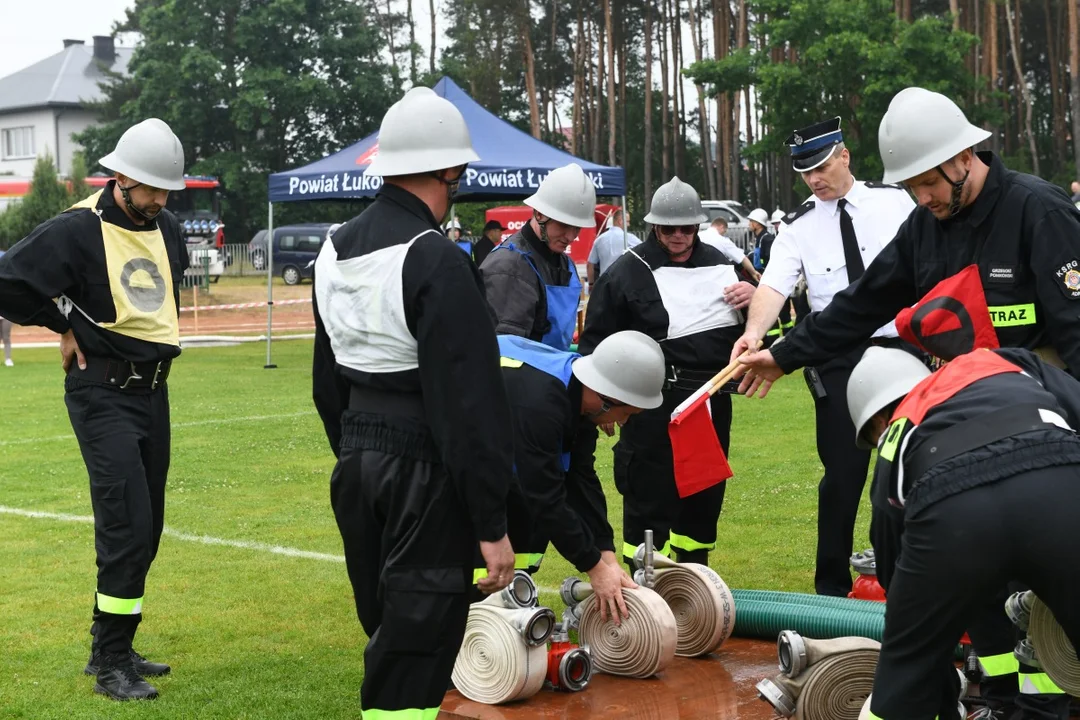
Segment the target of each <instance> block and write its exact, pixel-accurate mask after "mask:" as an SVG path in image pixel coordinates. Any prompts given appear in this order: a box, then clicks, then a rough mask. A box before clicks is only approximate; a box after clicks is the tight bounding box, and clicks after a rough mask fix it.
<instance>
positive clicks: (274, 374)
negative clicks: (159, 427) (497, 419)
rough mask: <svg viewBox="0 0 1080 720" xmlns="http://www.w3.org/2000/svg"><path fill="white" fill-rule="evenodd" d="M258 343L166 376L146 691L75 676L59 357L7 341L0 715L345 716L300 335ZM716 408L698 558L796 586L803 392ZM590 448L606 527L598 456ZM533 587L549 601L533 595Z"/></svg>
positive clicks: (806, 472)
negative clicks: (727, 436)
mask: <svg viewBox="0 0 1080 720" xmlns="http://www.w3.org/2000/svg"><path fill="white" fill-rule="evenodd" d="M264 357H265V348H264V346H262V345H259V344H253V345H244V346H239V347H232V348H199V349H189V350H187V351H186V352H185V353H184V355H183V356H182V357H181V358H180V360H179V361H178V362H177V363H176V365H175V366H174V370H173V373H172V376H171V377H170V379H169V386H170V394H171V401H172V409H173V418H172V419H173V428H174V430H173V453H172V469H171V472H170V478H169V486H168V493H167V504H166V507H167V509H166V526H167V530H166V532H167V534H166V536H165V537H164V538H163V539H162V546H161V552H160V553H159V555H158V558H157V561H156V562H155V564H154V567H153V569H152V571H151V574H150V577H149V579H148V582H147V588H146V601H145V606H144V608H145V609H144V617H143V625H142V628H141V630H140V633H139V636H138V638H137V642H136V647H137V649H140V650H141V651H143V652H144V653H145V654H147V655H148V656H150V657H151V659H160V660H163V661H166V662H170V663H171V664H172V665H173V674H172V675H171V676H170V677H167V678H162V679H161V680H160V681H159V682H158V683H156V684H157V686H158V688H159V689H160V690H161V692H162V695H161V698H160V699H159V700H157V701H156V702H155V703H150V704H146V703H140V704H130V703H129V704H119V703H113V702H111V701H108V700H105V699H103V698H101V697H98V696H95V695H94V694H93V693H92V691H91V688H92V687H93V680H92V679H91V678H88V677H85V676H83V675H82V674H81V671H82V666H83V664H84V663H85V662H86V657H87V654H88V648H89V643H90V636H89V634H88V632H87V627H88V622H89V621H88V616H89V611H90V609H91V606H92V603H93V592H94V581H95V566H94V547H93V527H92V525H91V524H89V522H87V521H86V520H87V519H88V518H89V516H90V500H89V496H88V481H87V479H86V473H85V469H84V467H83V464H82V460H81V458H80V455H79V450H78V446H77V444H76V442H75V440H74V437H73V436H72V435H71V428H70V425H69V424H68V420H67V414H66V411H65V409H64V404H63V399H62V395H63V389H62V385H63V383H62V376H61V372H60V367H59V357H58V353H57V352H56V350H19V351H17V352H16V356H15V361H16V363H17V364H16V366H15V367H14V368H4V367H0V397H2V401H0V402H2V404H0V408H2V412H0V507H2V508H3V509H4V510H5V512H0V576H2V577H0V718H34V719H35V720H36V719H39V718H40V719H46V718H63V719H64V720H71V719H73V718H76V719H79V720H81V719H83V718H129V717H139V718H358V717H359V714H360V713H359V705H358V702H357V689H358V688H359V685H360V681H361V678H362V676H363V664H362V661H363V655H362V653H363V647H364V642H365V637H364V635H363V632H362V630H361V628H360V625H359V623H358V622H357V620H356V616H355V611H354V608H353V604H352V598H351V590H350V587H349V584H348V580H347V578H346V575H345V566H344V564H343V562H342V561H341V560H340V555H341V552H342V550H341V541H340V537H339V536H338V533H337V528H336V526H335V524H334V519H333V515H332V513H331V510H330V504H329V481H328V478H329V475H330V471H331V469H332V466H333V458H332V454H331V453H330V450H329V448H328V446H327V444H326V440H325V437H324V436H323V433H322V426H321V424H320V423H319V420H318V417H317V415H316V414H315V411H314V409H313V406H312V403H311V400H310V395H311V393H310V366H311V345H310V343H308V342H300V341H295V342H289V343H280V344H278V345H277V346H276V349H275V361H276V362H277V363H278V365H279V368H278V369H277V370H272V371H269V370H263V369H262V365H263V359H264ZM735 408H736V410H735V422H734V428H733V443H732V447H733V452H732V455H731V465H732V467H733V469H734V470H735V473H736V475H735V478H734V479H732V480H731V481H729V486H728V490H727V498H726V502H725V506H724V513H723V516H722V517H721V520H720V526H719V548H718V550H717V551H716V552H714V553H713V554H712V562H711V564H712V566H713V567H714V568H715V569H716V570H717V571H718V572H719V573H720V574H721V575H722V576H723V577H724V578H725V580H726V581H727V582H728V584H729V585H731V586H732V587H742V588H750V587H753V588H768V589H779V590H795V591H810V590H811V589H812V575H813V558H814V544H815V540H814V538H815V513H816V487H817V481H818V479H819V477H820V472H821V470H820V465H819V463H818V460H817V455H816V453H815V451H814V442H813V411H812V403H811V400H810V399H809V396H808V394H807V392H806V390H805V387H804V386H803V384H802V382H801V380H800V379H798V378H792V379H788V380H785V381H784V382H781V383H780V384H779V385H778V386H777V387H776V388H775V389H774V391H773V393H772V395H770V398H769V399H767V400H765V401H758V400H753V401H751V400H746V399H745V398H736V399H735ZM599 455H600V456H599V458H598V465H599V467H598V470H599V473H600V476H601V478H602V479H603V480H604V482H605V486H606V488H607V490H608V498H609V504H610V513H611V517H612V521H613V524H614V525H615V527H616V536H617V537H618V535H619V525H620V518H621V499H620V497H619V496H618V494H617V493H616V492H615V490H614V485H613V483H612V480H611V453H610V452H608V451H607V450H606V449H601V451H600V454H599ZM12 508H14V509H18V510H26V511H40V512H43V513H50V514H63V515H66V516H72V517H66V518H54V517H27V516H25V515H18V514H12V513H11V512H10V511H8V509H12ZM866 515H868V513H865V512H864V516H866ZM865 521H866V518H865V517H861V518H860V527H859V528H858V530H857V537H862V538H865V537H866V526H865ZM215 539H220V540H226V541H230V542H233V541H236V542H237V543H238V544H239V545H244V546H243V547H238V546H234V545H227V544H220V543H216V542H215ZM857 544H858V543H857ZM272 546H279V547H285V548H293V549H297V550H303V551H308V555H305V556H289V555H283V554H279V553H274V552H272V551H271V547H272ZM316 554H320V555H316ZM570 574H572V568H571V567H570V566H569V564H567V563H566V562H565V561H563V560H562V559H561V558H559V557H557V556H556V555H555V554H554V552H549V554H548V559H547V560H546V561H545V563H544V567H543V570H542V571H541V573H540V575H539V581H540V583H541V584H542V585H543V586H545V587H549V588H550V587H556V586H557V585H558V583H559V582H560V581H561V580H562V578H564V577H566V576H567V575H570ZM543 600H544V602H546V603H548V604H550V606H551V607H553V608H555V609H556V610H557V611H559V610H560V609H561V605H560V604H558V602H557V600H556V598H555V597H554V596H552V595H551V594H545V595H544V597H543Z"/></svg>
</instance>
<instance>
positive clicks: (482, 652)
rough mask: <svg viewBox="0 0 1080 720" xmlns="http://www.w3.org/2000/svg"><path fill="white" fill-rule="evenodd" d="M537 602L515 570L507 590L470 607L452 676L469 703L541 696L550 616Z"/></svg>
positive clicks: (552, 624) (530, 585)
mask: <svg viewBox="0 0 1080 720" xmlns="http://www.w3.org/2000/svg"><path fill="white" fill-rule="evenodd" d="M536 599H537V590H536V585H535V583H533V580H532V577H531V576H529V574H528V573H526V572H521V571H518V572H516V573H514V580H513V581H512V582H511V583H510V585H508V586H507V587H506V588H504V589H503V590H501V591H500V592H497V593H494V594H492V595H489V596H488V597H487V598H485V599H484V600H483V601H482V602H479V603H474V604H473V605H472V606H470V607H469V619H468V621H467V623H466V625H465V638H464V640H462V643H461V649H460V650H459V651H458V656H457V660H456V661H455V663H454V672H453V675H452V677H453V680H454V687H455V688H457V690H458V692H460V693H461V694H462V695H464V696H465V697H467V698H469V699H470V700H473V701H474V702H479V703H485V704H487V705H498V704H500V703H505V702H511V701H513V700H524V699H525V698H529V697H532V696H533V695H535V694H536V693H537V692H539V691H540V688H542V687H543V685H544V680H545V679H546V677H547V661H548V657H547V641H548V638H549V637H551V634H552V632H554V630H555V613H553V612H552V611H551V610H550V609H548V608H538V607H535V605H536Z"/></svg>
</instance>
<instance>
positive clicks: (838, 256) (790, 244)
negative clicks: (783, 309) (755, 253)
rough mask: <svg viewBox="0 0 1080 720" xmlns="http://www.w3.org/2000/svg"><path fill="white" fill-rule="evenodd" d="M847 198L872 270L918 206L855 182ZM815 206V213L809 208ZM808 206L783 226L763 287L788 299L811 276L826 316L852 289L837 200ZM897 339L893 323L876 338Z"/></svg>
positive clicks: (900, 194)
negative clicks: (802, 279)
mask: <svg viewBox="0 0 1080 720" xmlns="http://www.w3.org/2000/svg"><path fill="white" fill-rule="evenodd" d="M845 198H846V199H847V202H848V204H847V211H848V214H849V215H850V216H851V223H852V225H853V226H854V227H855V237H856V238H857V239H858V241H859V253H860V254H861V255H862V260H863V266H864V267H869V266H870V263H871V262H873V260H874V258H875V257H877V254H878V253H879V252H881V249H882V248H884V247H885V246H886V245H887V244H889V243H890V242H892V239H893V238H894V237H895V236H896V232H897V230H899V229H900V225H901V224H902V223H903V222H904V220H906V219H907V217H908V215H910V214H911V211H912V210H913V209H914V208H915V203H914V202H912V200H911V197H910V196H908V194H907V192H905V191H904V190H901V189H899V188H897V187H896V186H892V185H882V184H880V183H872V184H871V186H867V184H866V183H864V182H861V181H859V180H855V181H854V183H853V184H852V186H851V189H850V190H849V191H848V193H847V195H845ZM809 203H812V206H811V207H807V206H806V205H807V204H809ZM807 204H804V205H803V206H800V207H799V208H798V209H796V210H794V211H793V212H791V213H789V214H788V215H787V216H785V217H784V220H783V221H782V222H781V223H780V232H779V233H778V234H777V236H776V241H775V242H773V246H772V254H771V256H770V258H769V266H768V267H767V268H765V272H764V273H763V274H762V276H761V284H763V285H768V286H769V287H771V288H772V289H773V290H776V291H777V292H778V293H780V294H781V295H783V296H785V297H787V296H789V295H790V294H791V291H792V290H793V289H794V288H795V283H796V282H797V281H798V279H799V273H800V272H801V273H803V274H804V275H805V276H806V293H807V298H808V300H809V301H810V309H811V310H813V311H814V312H820V311H821V310H824V309H825V307H826V306H827V305H828V304H829V303H830V302H832V299H833V296H834V295H836V293H838V292H840V291H841V290H843V289H844V288H846V287H847V286H848V285H849V284H850V283H849V282H848V275H847V267H846V265H847V261H846V260H845V259H844V243H843V240H842V238H841V236H840V211H839V208H838V206H837V200H824V201H823V200H818V199H817V198H811V199H810V200H809V201H808V203H807ZM895 335H896V327H895V326H894V325H893V323H891V322H890V323H889V324H888V325H884V326H882V327H881V328H880V329H878V331H877V332H876V333H874V336H875V337H878V336H895Z"/></svg>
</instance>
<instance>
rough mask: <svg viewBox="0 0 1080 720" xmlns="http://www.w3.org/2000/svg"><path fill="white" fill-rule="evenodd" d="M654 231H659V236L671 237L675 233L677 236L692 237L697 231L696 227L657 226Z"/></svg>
mask: <svg viewBox="0 0 1080 720" xmlns="http://www.w3.org/2000/svg"><path fill="white" fill-rule="evenodd" d="M656 229H657V230H659V231H660V234H661V235H667V236H671V235H674V234H676V233H678V234H679V235H691V236H692V235H694V234H695V233H696V232H697V230H698V226H697V225H657V226H656Z"/></svg>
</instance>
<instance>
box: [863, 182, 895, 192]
mask: <svg viewBox="0 0 1080 720" xmlns="http://www.w3.org/2000/svg"><path fill="white" fill-rule="evenodd" d="M863 184H864V185H866V187H868V188H872V189H874V190H880V189H881V188H891V189H893V190H903V189H904V186H903V185H901V184H900V183H885V182H878V181H876V180H867V181H866V182H865V183H863Z"/></svg>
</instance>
